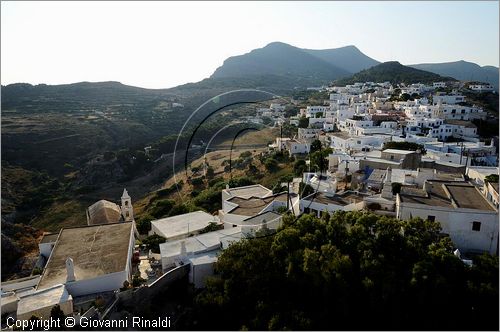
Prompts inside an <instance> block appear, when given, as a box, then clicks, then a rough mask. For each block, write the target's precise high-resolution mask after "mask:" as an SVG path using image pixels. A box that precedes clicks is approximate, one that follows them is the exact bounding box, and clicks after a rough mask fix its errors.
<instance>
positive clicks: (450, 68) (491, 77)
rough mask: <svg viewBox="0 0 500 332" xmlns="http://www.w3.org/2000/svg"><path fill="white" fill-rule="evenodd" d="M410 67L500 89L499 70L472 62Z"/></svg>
mask: <svg viewBox="0 0 500 332" xmlns="http://www.w3.org/2000/svg"><path fill="white" fill-rule="evenodd" d="M409 66H410V67H413V68H416V69H421V70H426V71H430V72H432V73H435V74H439V75H442V76H450V77H453V78H455V79H457V80H461V81H479V82H488V83H490V84H491V85H493V86H495V87H496V88H497V89H498V73H499V72H498V68H497V67H494V66H483V67H481V66H479V65H477V64H475V63H472V62H467V61H463V60H462V61H455V62H443V63H422V64H417V65H409Z"/></svg>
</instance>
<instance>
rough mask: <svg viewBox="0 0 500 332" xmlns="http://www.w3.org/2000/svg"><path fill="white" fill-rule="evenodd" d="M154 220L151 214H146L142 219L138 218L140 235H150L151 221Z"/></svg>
mask: <svg viewBox="0 0 500 332" xmlns="http://www.w3.org/2000/svg"><path fill="white" fill-rule="evenodd" d="M154 219H155V218H154V217H153V216H152V215H150V214H145V215H143V216H141V217H140V218H137V220H136V221H135V225H136V227H137V231H138V232H139V234H148V232H149V231H150V230H151V221H152V220H154Z"/></svg>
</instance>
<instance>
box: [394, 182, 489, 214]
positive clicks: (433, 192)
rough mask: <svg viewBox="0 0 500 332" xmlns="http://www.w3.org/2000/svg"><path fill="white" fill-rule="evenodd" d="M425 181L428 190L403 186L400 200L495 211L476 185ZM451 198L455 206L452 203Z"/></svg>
mask: <svg viewBox="0 0 500 332" xmlns="http://www.w3.org/2000/svg"><path fill="white" fill-rule="evenodd" d="M427 183H428V184H429V187H430V190H428V191H425V190H424V189H417V188H408V187H404V186H403V187H402V188H401V192H400V194H399V197H400V199H401V202H403V203H413V204H423V205H429V206H440V207H447V208H464V209H475V210H482V211H496V209H495V208H494V207H493V206H491V205H490V204H489V203H488V202H487V200H486V198H484V196H483V195H482V194H481V193H480V192H479V191H478V190H477V189H476V187H474V186H473V185H471V184H470V183H468V182H464V181H441V180H429V181H427ZM427 183H426V184H427ZM452 199H453V201H454V202H455V204H456V206H455V205H454V204H453V201H452Z"/></svg>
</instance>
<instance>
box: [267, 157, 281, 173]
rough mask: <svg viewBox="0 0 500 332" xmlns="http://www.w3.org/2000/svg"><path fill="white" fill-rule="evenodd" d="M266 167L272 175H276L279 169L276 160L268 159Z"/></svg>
mask: <svg viewBox="0 0 500 332" xmlns="http://www.w3.org/2000/svg"><path fill="white" fill-rule="evenodd" d="M264 167H265V168H266V169H267V170H268V171H269V172H271V173H274V172H276V171H277V170H278V169H279V166H278V162H277V161H276V159H274V158H267V159H266V160H265V161H264Z"/></svg>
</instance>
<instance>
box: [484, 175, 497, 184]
mask: <svg viewBox="0 0 500 332" xmlns="http://www.w3.org/2000/svg"><path fill="white" fill-rule="evenodd" d="M484 181H486V182H491V183H498V174H490V175H487V176H486V177H485V178H484Z"/></svg>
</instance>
